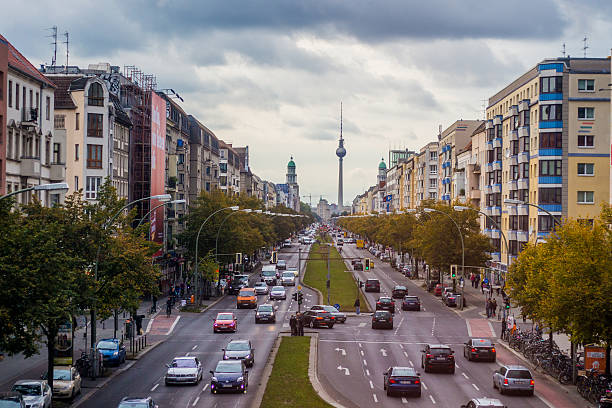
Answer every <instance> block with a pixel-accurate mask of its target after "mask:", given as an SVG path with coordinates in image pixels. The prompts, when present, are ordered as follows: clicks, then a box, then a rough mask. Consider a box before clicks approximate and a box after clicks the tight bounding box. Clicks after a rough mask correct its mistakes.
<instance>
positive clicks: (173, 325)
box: [166, 316, 181, 336]
mask: <svg viewBox="0 0 612 408" xmlns="http://www.w3.org/2000/svg"><path fill="white" fill-rule="evenodd" d="M179 320H181V316H177V317H176V320H175V321H174V323H172V326H170V330H168V333H166V336H169V335H170V334H172V332H173V331H174V328H175V327H176V324H177V323H178V322H179Z"/></svg>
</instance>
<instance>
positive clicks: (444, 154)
mask: <svg viewBox="0 0 612 408" xmlns="http://www.w3.org/2000/svg"><path fill="white" fill-rule="evenodd" d="M481 123H482V122H481V121H479V120H463V119H461V120H458V121H456V122H455V123H453V124H452V125H451V126H449V127H448V128H447V129H446V130H444V131H443V132H441V133H440V135H438V140H439V144H438V192H437V193H438V194H437V198H439V199H440V200H442V201H445V202H447V203H450V202H451V201H452V200H454V199H455V198H457V197H458V195H459V191H455V190H454V188H453V182H452V180H453V173H454V169H455V168H456V164H457V154H458V152H459V151H461V150H463V149H465V148H466V146H467V145H468V143H469V142H470V140H471V135H472V133H473V132H474V130H475V129H476V128H477V127H478V126H479V125H480V124H481Z"/></svg>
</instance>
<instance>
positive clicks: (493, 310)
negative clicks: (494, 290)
mask: <svg viewBox="0 0 612 408" xmlns="http://www.w3.org/2000/svg"><path fill="white" fill-rule="evenodd" d="M496 310H497V300H495V298H493V300H492V301H491V311H492V312H493V317H495V311H496Z"/></svg>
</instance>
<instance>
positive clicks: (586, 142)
mask: <svg viewBox="0 0 612 408" xmlns="http://www.w3.org/2000/svg"><path fill="white" fill-rule="evenodd" d="M594 146H595V145H594V136H593V135H578V147H594Z"/></svg>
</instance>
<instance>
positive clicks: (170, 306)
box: [166, 297, 172, 317]
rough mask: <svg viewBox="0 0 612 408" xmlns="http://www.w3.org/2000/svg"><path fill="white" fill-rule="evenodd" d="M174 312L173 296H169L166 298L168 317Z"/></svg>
mask: <svg viewBox="0 0 612 408" xmlns="http://www.w3.org/2000/svg"><path fill="white" fill-rule="evenodd" d="M171 314H172V298H170V297H168V300H166V317H170V315H171Z"/></svg>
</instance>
